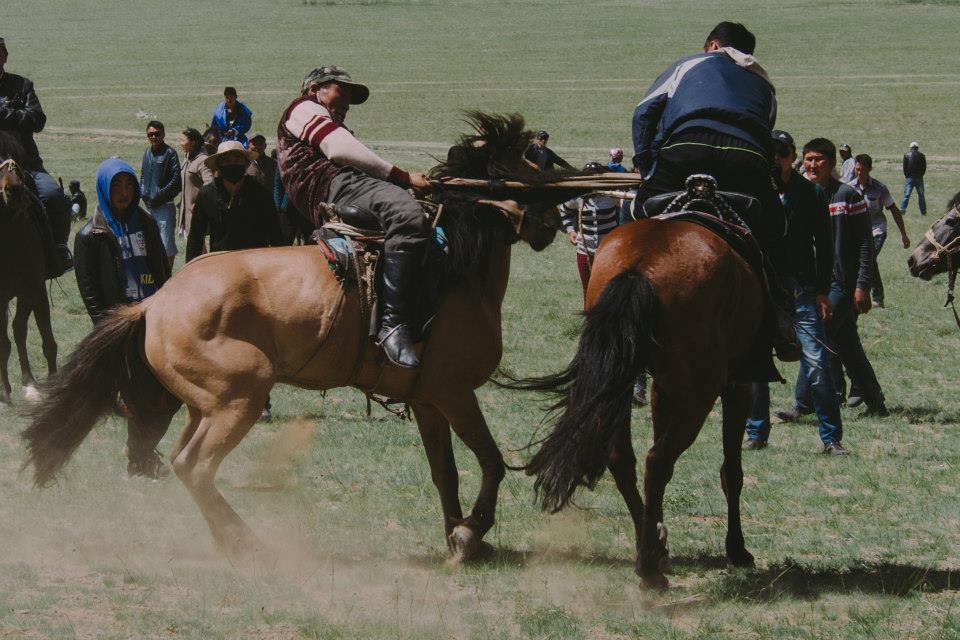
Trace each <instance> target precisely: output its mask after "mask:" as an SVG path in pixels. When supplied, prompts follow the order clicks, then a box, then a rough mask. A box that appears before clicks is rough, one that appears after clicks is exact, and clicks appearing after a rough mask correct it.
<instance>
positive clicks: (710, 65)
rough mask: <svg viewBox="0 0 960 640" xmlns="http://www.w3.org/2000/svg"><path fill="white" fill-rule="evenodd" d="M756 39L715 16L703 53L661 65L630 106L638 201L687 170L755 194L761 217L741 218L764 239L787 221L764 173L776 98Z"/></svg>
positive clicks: (673, 187)
mask: <svg viewBox="0 0 960 640" xmlns="http://www.w3.org/2000/svg"><path fill="white" fill-rule="evenodd" d="M755 46H756V38H755V37H754V35H753V34H752V33H750V31H748V30H747V28H746V27H744V26H743V25H742V24H739V23H735V22H721V23H720V24H718V25H717V26H716V27H714V29H713V31H711V32H710V34H709V35H708V36H707V40H706V42H705V43H704V46H703V53H698V54H695V55H692V56H688V57H686V58H681V59H680V60H678V61H677V62H675V63H674V64H672V65H671V66H670V67H669V68H668V69H667V70H666V71H664V72H663V73H662V74H661V75H660V77H659V78H657V80H656V81H655V82H654V83H653V85H652V86H651V87H650V88H649V89H648V90H647V93H646V95H645V96H644V97H643V99H642V100H641V101H640V104H638V105H637V108H636V110H635V111H634V114H633V150H634V156H633V165H634V168H635V169H636V170H637V171H639V172H640V173H642V174H643V175H644V176H645V177H646V180H647V181H646V183H645V184H644V186H643V188H642V189H641V190H640V194H639V195H638V197H637V200H638V201H640V202H642V201H643V200H645V199H646V198H648V197H650V196H653V195H658V194H661V193H667V192H670V191H679V190H682V189H683V188H684V181H685V180H686V179H687V176H689V175H690V174H693V173H707V174H710V175H712V176H713V177H714V178H716V179H717V182H718V184H719V186H720V188H721V189H723V190H725V191H737V192H740V193H747V194H750V195H752V196H754V197H755V198H757V199H758V200H760V204H761V205H762V207H763V213H762V217H761V219H758V220H747V221H746V222H747V224H749V225H750V227H751V229H752V230H753V232H754V234H755V235H756V236H757V239H758V240H759V241H760V242H761V244H763V245H765V246H767V247H769V246H770V245H771V244H772V243H774V242H776V241H777V240H779V239H780V238H782V237H783V235H784V233H785V231H786V222H785V217H784V213H783V207H782V206H781V204H780V200H779V198H778V196H777V191H776V185H775V184H774V182H773V180H772V178H771V176H770V167H771V161H772V158H771V155H770V145H771V142H770V140H771V130H772V128H773V124H774V121H775V120H776V114H777V100H776V96H775V92H774V88H773V85H772V84H771V82H770V78H769V77H768V76H767V73H766V71H764V69H763V68H762V67H761V66H760V65H759V64H758V63H757V61H756V59H755V58H754V57H753V55H752V54H753V51H754V48H755ZM636 211H639V208H637V209H636ZM635 215H636V214H635Z"/></svg>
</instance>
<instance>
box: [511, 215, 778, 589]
mask: <svg viewBox="0 0 960 640" xmlns="http://www.w3.org/2000/svg"><path fill="white" fill-rule="evenodd" d="M761 314H762V297H761V288H760V284H759V281H758V279H757V277H756V275H755V274H754V273H753V271H751V269H750V268H749V266H748V265H747V263H746V261H744V259H743V258H742V257H741V256H740V255H739V254H737V253H736V252H735V251H733V250H732V249H731V248H730V246H729V245H727V244H726V243H725V242H724V241H723V240H721V239H720V238H719V237H717V236H716V235H714V234H713V233H712V232H710V231H708V230H706V229H704V228H702V227H700V226H697V225H695V224H693V223H690V222H683V221H664V220H657V219H650V220H641V221H638V222H634V223H631V224H627V225H624V226H622V227H619V228H618V229H616V230H614V231H613V232H612V233H611V234H610V235H609V236H607V238H606V239H605V240H604V241H603V244H602V245H601V246H600V249H599V251H598V252H597V255H596V260H595V262H594V263H593V271H592V273H591V276H590V282H589V285H588V288H587V297H586V311H585V316H586V319H585V323H584V327H583V332H582V334H581V336H580V345H579V348H578V350H577V353H576V355H575V356H574V358H573V361H572V362H571V363H570V365H569V366H568V367H567V368H566V369H565V370H564V371H562V372H560V373H558V374H556V375H552V376H548V377H544V378H537V379H532V380H526V381H522V382H519V383H515V384H512V385H508V386H511V387H518V388H525V389H538V390H546V391H551V392H554V393H557V394H558V395H559V398H560V399H559V400H558V402H557V404H556V405H554V409H557V410H560V412H561V413H560V416H559V418H558V419H557V421H556V424H555V426H554V429H553V432H552V433H551V434H550V435H549V436H547V437H546V439H545V440H544V441H543V444H542V446H541V448H540V450H539V451H538V452H537V454H536V455H535V456H534V457H533V458H532V460H531V461H530V463H529V464H528V465H527V467H526V469H527V473H528V474H531V475H536V476H537V479H536V483H535V485H534V486H535V489H536V491H537V493H538V496H539V499H540V502H541V506H542V507H543V508H544V509H545V510H550V511H552V512H556V511H559V510H561V509H563V508H564V507H565V506H566V505H567V504H568V503H569V502H570V499H571V497H572V496H573V493H574V491H575V490H576V489H577V487H579V486H585V487H588V488H593V487H594V486H595V485H596V483H597V481H598V480H599V479H600V477H601V476H602V475H603V473H604V471H605V469H610V472H611V474H612V475H613V479H614V481H615V482H616V485H617V489H619V491H620V493H621V494H622V495H623V498H624V500H625V501H626V503H627V508H628V509H629V511H630V515H631V517H632V518H633V523H634V527H635V529H636V537H637V551H638V555H637V564H636V571H637V574H638V575H640V577H641V578H642V579H643V581H644V582H645V583H647V584H648V585H651V586H655V587H665V586H666V585H667V580H666V578H665V577H664V575H663V572H662V569H661V562H663V561H666V560H667V549H666V544H665V541H666V529H665V528H663V527H662V526H661V523H662V522H663V494H664V490H665V488H666V485H667V483H668V482H669V481H670V478H671V476H672V475H673V469H674V464H675V463H676V460H677V458H678V457H679V456H680V454H682V453H683V452H684V451H685V450H686V449H687V448H688V447H689V446H690V445H691V444H693V441H694V440H695V439H696V437H697V434H698V433H699V432H700V429H701V427H702V426H703V422H704V420H705V419H706V417H707V414H708V413H709V412H710V410H711V408H712V407H713V405H714V403H715V401H716V399H717V397H718V396H719V397H720V399H721V402H722V405H723V465H722V467H721V468H720V481H721V486H722V487H723V490H724V492H725V493H726V497H727V538H726V551H727V557H728V558H729V560H730V562H731V563H733V564H735V565H750V564H751V563H752V562H753V556H751V555H750V553H749V552H748V551H747V549H746V547H745V546H744V540H743V532H742V530H741V526H740V490H741V488H742V486H743V469H742V466H741V461H740V445H741V440H742V437H743V425H744V424H745V421H746V418H747V413H748V411H749V403H750V389H749V386H747V385H744V384H736V383H734V382H733V379H732V373H733V372H734V371H736V368H737V366H738V365H739V364H740V363H741V362H742V361H743V360H744V359H745V358H746V354H747V353H748V350H749V348H750V347H751V345H752V343H753V340H754V338H755V336H756V334H757V331H758V328H759V326H760V320H761ZM643 371H649V372H650V373H651V374H652V375H653V392H652V396H651V402H650V407H651V413H652V416H653V446H652V447H651V448H650V450H649V451H648V452H647V456H646V468H645V471H644V487H643V491H644V496H643V498H641V496H640V493H639V491H638V489H637V475H636V463H637V460H636V456H635V455H634V451H633V444H632V442H631V437H630V408H631V392H632V386H633V382H634V380H636V378H637V375H639V374H640V373H642V372H643Z"/></svg>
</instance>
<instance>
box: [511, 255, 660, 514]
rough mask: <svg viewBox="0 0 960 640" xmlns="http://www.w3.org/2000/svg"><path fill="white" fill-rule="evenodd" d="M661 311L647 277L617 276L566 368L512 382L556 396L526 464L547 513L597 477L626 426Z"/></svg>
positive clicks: (589, 314) (593, 310)
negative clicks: (552, 417) (552, 416)
mask: <svg viewBox="0 0 960 640" xmlns="http://www.w3.org/2000/svg"><path fill="white" fill-rule="evenodd" d="M659 310H660V303H659V300H658V298H657V293H656V290H655V289H654V287H653V285H652V284H651V283H650V281H649V280H647V279H646V278H645V277H644V276H643V275H641V274H640V273H638V272H636V271H632V270H631V271H626V272H624V273H621V274H619V275H618V276H616V277H615V278H613V279H612V280H611V281H610V283H609V284H608V285H607V286H606V288H605V289H604V290H603V293H602V294H601V295H600V299H599V300H598V301H597V303H596V304H595V305H594V306H593V307H592V308H591V309H589V310H588V311H587V312H586V314H585V315H586V321H585V323H584V328H583V332H582V333H581V334H580V346H579V348H578V349H577V354H576V355H575V356H574V358H573V361H572V362H571V363H570V365H569V366H568V367H567V368H566V369H564V370H563V371H561V372H559V373H557V374H555V375H552V376H547V377H543V378H534V379H528V380H524V381H521V382H519V383H516V384H514V385H511V386H513V387H514V388H522V389H533V390H540V391H551V392H554V393H556V394H557V395H559V396H560V399H559V400H558V402H557V403H556V404H555V405H554V407H553V408H554V409H557V410H560V411H562V413H561V415H560V418H559V419H558V420H557V422H556V425H555V426H554V429H553V432H552V433H551V434H550V435H549V436H547V437H546V439H545V440H544V441H543V445H542V446H541V448H540V450H539V451H538V452H537V453H536V455H534V456H533V459H532V460H530V462H529V463H528V464H527V465H526V466H525V467H524V469H525V470H526V472H527V475H535V476H537V479H536V482H535V483H534V490H535V491H536V493H537V497H538V500H539V502H540V506H541V508H543V509H544V510H545V511H546V510H549V511H551V512H553V513H556V512H557V511H560V510H561V509H563V508H564V507H565V506H566V505H567V504H568V503H569V502H570V499H571V497H572V496H573V493H574V491H576V489H577V487H579V486H584V487H587V488H588V489H592V488H593V487H594V486H595V485H596V483H597V481H598V480H599V479H600V477H601V476H602V475H603V472H604V470H605V469H606V465H607V462H608V460H609V457H610V449H611V447H612V445H613V441H614V438H615V436H617V435H618V434H619V433H620V431H621V430H622V429H623V428H624V426H625V424H626V425H629V416H630V401H631V393H632V391H633V384H634V381H635V380H636V378H637V376H638V375H639V374H640V373H641V372H642V371H644V369H646V367H647V366H648V365H649V363H650V354H651V351H652V348H653V346H654V345H655V339H654V330H655V328H656V323H657V319H658V317H659V314H660V311H659Z"/></svg>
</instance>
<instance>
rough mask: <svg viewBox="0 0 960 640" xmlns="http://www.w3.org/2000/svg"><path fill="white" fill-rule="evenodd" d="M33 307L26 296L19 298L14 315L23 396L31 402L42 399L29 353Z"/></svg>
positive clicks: (14, 332) (14, 334)
mask: <svg viewBox="0 0 960 640" xmlns="http://www.w3.org/2000/svg"><path fill="white" fill-rule="evenodd" d="M31 311H33V305H32V304H30V301H29V299H28V298H27V297H26V296H20V297H19V298H17V310H16V312H15V313H14V314H13V342H14V344H16V345H17V358H19V359H20V381H21V383H22V384H23V395H24V397H25V398H26V399H27V400H30V401H31V402H33V401H36V400H39V399H40V393H39V392H38V391H37V388H36V384H37V381H36V380H35V379H34V377H33V370H32V369H31V368H30V355H29V354H28V352H27V321H28V320H29V319H30V312H31Z"/></svg>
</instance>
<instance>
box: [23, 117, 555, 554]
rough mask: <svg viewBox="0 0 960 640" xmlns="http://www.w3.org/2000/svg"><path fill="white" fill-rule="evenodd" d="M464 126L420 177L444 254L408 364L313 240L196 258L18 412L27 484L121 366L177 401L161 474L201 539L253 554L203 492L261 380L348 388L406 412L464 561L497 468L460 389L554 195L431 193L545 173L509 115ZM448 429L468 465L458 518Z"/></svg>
mask: <svg viewBox="0 0 960 640" xmlns="http://www.w3.org/2000/svg"><path fill="white" fill-rule="evenodd" d="M471 121H472V123H473V125H474V127H475V129H476V133H474V134H470V135H465V136H463V137H462V138H461V139H460V141H459V142H458V143H457V145H456V146H455V147H454V148H453V149H451V152H450V154H449V155H448V159H447V161H446V162H444V163H441V165H440V166H438V167H436V168H435V169H434V170H433V178H434V179H436V180H437V181H438V185H439V186H440V188H441V191H440V193H439V195H438V196H437V198H438V200H439V202H440V203H441V204H442V211H443V214H442V215H443V217H442V220H441V223H442V225H443V227H444V231H445V234H446V237H447V241H448V249H449V257H448V260H447V262H446V266H445V267H444V272H443V277H442V278H441V283H442V284H441V285H440V289H441V295H442V298H441V301H440V304H439V307H438V309H437V312H436V315H435V316H434V318H433V320H432V322H431V323H430V326H429V332H428V333H427V334H426V336H425V337H424V340H423V342H422V353H421V354H420V359H421V367H420V369H419V370H407V369H401V368H399V367H395V366H393V365H391V364H389V362H388V361H386V359H385V357H384V356H383V353H382V351H381V350H380V348H379V347H377V346H376V345H375V344H374V342H373V341H372V340H371V339H370V337H369V331H368V327H369V316H368V315H365V314H364V312H363V311H362V309H363V303H362V301H361V299H360V296H359V295H358V289H357V287H356V285H355V284H353V283H351V282H349V281H348V282H346V283H341V282H339V281H338V280H337V278H336V277H335V275H334V273H333V271H331V269H330V266H329V265H328V262H327V260H326V258H325V257H324V255H323V253H322V252H321V251H320V249H318V248H317V247H314V246H303V247H280V248H269V249H254V250H246V251H231V252H225V253H215V254H208V255H205V256H203V257H200V258H197V259H196V260H194V261H192V262H190V264H188V265H187V266H186V267H184V268H183V269H181V270H180V271H179V272H178V273H177V274H176V275H175V276H174V277H173V278H172V279H171V280H169V281H168V282H167V283H166V284H165V285H164V286H163V287H162V288H161V289H160V290H159V291H158V292H157V293H156V294H155V295H153V296H151V297H150V298H147V299H146V300H144V301H143V302H140V303H138V304H133V305H129V306H124V307H121V308H118V309H116V310H115V311H113V312H112V313H111V314H110V315H109V316H108V317H107V318H106V319H105V320H104V321H103V322H101V323H100V324H98V325H97V327H96V328H95V329H94V330H93V332H92V333H91V334H90V335H88V336H87V337H86V338H85V339H84V340H83V341H82V342H81V343H80V345H79V346H78V347H77V349H76V351H75V352H74V353H73V355H71V357H70V359H69V360H68V362H67V363H66V364H65V365H64V367H63V369H62V370H61V372H60V373H58V374H57V375H55V376H53V377H52V378H51V379H50V381H49V383H48V389H49V394H48V395H47V396H46V399H45V400H43V402H42V403H41V404H39V405H37V406H35V407H34V408H33V409H32V411H31V413H32V417H33V420H32V423H31V425H30V426H29V427H28V428H27V429H26V430H25V431H24V433H23V436H24V438H25V439H26V440H27V447H28V456H29V457H28V463H32V464H33V466H34V480H35V482H36V483H37V484H38V485H41V486H42V485H46V484H49V483H50V482H51V481H52V480H53V479H54V478H55V477H56V475H57V473H58V472H59V471H60V470H61V468H62V467H63V466H64V464H66V462H67V461H68V459H69V458H70V456H71V455H72V453H73V452H74V451H75V450H76V448H77V447H78V446H79V445H80V443H81V442H82V441H83V439H84V438H85V437H86V436H87V435H88V434H89V432H90V431H91V430H92V429H93V427H94V426H95V425H96V424H97V422H98V421H99V420H100V418H101V417H102V416H103V415H105V414H106V413H108V412H109V411H110V410H111V409H112V408H113V405H114V400H115V398H116V396H117V393H118V392H119V391H122V390H129V389H130V384H131V383H130V373H129V371H130V370H131V369H134V370H137V369H146V370H147V372H148V374H149V375H150V376H152V377H154V378H155V380H156V381H157V382H158V383H159V384H161V385H162V386H163V387H164V388H165V389H167V390H168V391H169V392H170V393H172V394H173V395H174V396H176V398H178V399H179V400H180V401H182V402H183V404H185V405H186V407H187V414H188V417H187V424H186V427H185V428H184V430H183V432H182V433H181V435H180V438H179V440H178V441H177V443H176V444H175V445H174V447H173V450H172V452H171V454H170V458H171V461H172V466H173V469H174V471H175V472H176V474H177V476H178V477H179V478H180V480H181V481H182V482H183V483H184V484H185V485H186V487H187V489H188V490H189V491H190V493H191V495H192V496H193V498H194V500H195V502H196V503H197V506H198V507H199V509H200V511H201V512H202V514H203V516H204V517H205V518H206V520H207V523H208V525H209V527H210V530H211V533H212V534H213V537H214V540H215V541H216V543H217V544H218V545H219V546H220V547H221V548H222V549H223V550H225V551H226V552H227V553H228V554H239V555H242V556H247V555H249V554H250V553H251V552H256V551H258V550H260V549H261V548H262V547H261V545H260V543H259V541H258V540H257V538H256V537H255V535H254V534H253V532H252V530H251V529H250V528H249V527H248V526H247V524H246V523H245V522H244V521H243V520H242V519H241V518H240V516H239V515H238V514H237V513H236V511H234V510H233V508H232V507H231V506H230V504H229V503H228V502H227V501H226V499H225V498H224V497H223V495H222V494H221V493H220V492H219V491H218V490H217V487H216V485H215V476H216V473H217V469H218V468H219V466H220V464H221V462H223V459H224V458H225V457H226V456H227V455H228V454H229V453H230V451H232V450H233V448H234V447H236V446H237V444H239V443H240V441H241V440H242V439H243V438H244V436H245V435H246V434H247V432H248V431H249V430H250V429H251V428H252V427H253V425H254V423H255V422H256V421H257V418H258V417H259V416H260V412H261V409H262V408H263V405H264V402H265V401H266V400H267V397H268V394H269V393H270V389H271V388H272V387H273V385H274V384H276V383H278V382H283V383H287V384H292V385H295V386H299V387H303V388H307V389H331V388H335V387H344V386H352V387H356V388H359V389H361V390H363V391H365V392H367V393H376V394H379V395H382V396H386V397H388V398H392V399H396V400H399V401H402V402H405V403H407V404H409V405H410V406H411V408H412V409H413V415H414V417H415V418H416V421H417V426H418V427H419V430H420V435H421V438H422V440H423V445H424V451H425V453H426V457H427V460H428V462H429V464H430V471H431V476H432V478H433V482H434V484H435V485H436V487H437V490H438V492H439V494H440V503H441V507H442V511H443V527H444V532H445V534H446V539H447V542H448V545H449V547H450V549H451V551H452V553H453V557H454V559H456V560H462V559H467V558H469V557H471V556H472V555H474V554H475V553H476V552H477V550H478V549H479V548H480V546H481V540H482V538H483V536H484V534H485V533H486V532H487V531H488V530H489V529H490V527H491V526H492V525H493V523H494V517H495V511H496V503H497V492H498V487H499V485H500V481H501V480H502V478H503V476H504V473H505V465H504V461H503V456H502V455H501V452H500V450H499V449H498V447H497V444H496V442H495V441H494V439H493V436H492V435H491V434H490V430H489V428H488V427H487V423H486V421H485V419H484V416H483V412H482V411H481V409H480V405H479V404H478V402H477V396H476V393H475V389H477V388H479V387H480V386H482V385H483V384H484V383H485V382H486V381H487V379H488V378H489V376H490V375H491V374H492V373H493V371H494V370H495V369H496V367H497V365H498V363H499V362H500V357H501V353H502V346H503V345H502V340H501V305H502V303H503V297H504V294H505V292H506V288H507V282H508V279H509V275H510V253H511V245H512V244H513V243H515V242H516V241H517V240H524V241H525V242H527V243H528V244H529V245H530V246H531V247H532V248H533V249H534V250H536V251H540V250H542V249H544V248H545V247H546V246H547V245H549V244H550V242H552V240H553V238H554V236H555V235H556V232H557V229H558V227H559V214H558V212H557V210H556V207H555V206H548V205H555V204H556V203H557V202H558V201H560V200H563V199H566V198H569V197H570V193H569V192H564V191H559V192H558V191H557V190H553V194H552V195H553V198H555V199H556V201H557V202H548V203H546V204H542V203H539V204H540V205H541V206H533V205H531V206H527V207H522V206H520V205H518V203H517V202H516V201H512V200H503V201H493V200H485V199H483V198H482V197H473V198H468V197H465V196H463V195H462V194H459V195H457V196H456V197H454V195H455V194H452V193H450V194H448V195H449V198H447V197H446V195H445V194H444V191H443V189H442V179H443V178H446V177H453V176H456V177H469V178H477V177H481V178H482V177H486V178H507V179H518V178H519V179H522V180H524V181H526V182H528V183H533V182H536V181H538V180H540V181H543V182H547V181H548V180H549V179H550V176H548V175H547V174H541V173H539V172H537V171H535V170H532V169H529V168H527V167H526V165H524V164H523V161H522V159H521V158H522V154H523V152H524V150H525V149H526V148H527V146H528V145H529V144H530V141H531V139H532V133H531V132H529V131H527V130H526V129H525V128H524V122H523V119H522V118H521V117H519V116H508V117H499V116H488V115H485V114H480V113H474V114H472V115H471ZM544 192H545V193H548V194H549V193H550V190H549V189H546V190H544ZM487 197H488V198H489V197H490V196H489V195H488V196H487ZM543 198H548V196H546V195H544V196H543ZM438 215H439V214H438ZM198 292H202V294H198ZM124 397H126V395H125V396H124ZM451 428H452V429H453V431H454V432H456V434H457V436H458V437H459V438H460V439H461V440H462V441H463V442H464V444H466V445H467V447H469V448H470V449H471V451H472V452H473V453H474V455H475V456H476V458H477V461H478V463H479V465H480V468H481V470H482V479H481V483H480V489H479V493H478V495H477V498H476V502H475V503H474V505H473V508H472V509H471V511H470V512H469V513H468V514H467V515H466V516H464V515H463V512H462V510H461V505H460V497H459V476H458V473H457V468H456V463H455V461H454V454H453V446H452V442H451V434H450V431H451ZM162 435H163V433H162V432H160V433H159V435H158V437H157V441H159V438H160V437H162Z"/></svg>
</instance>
